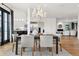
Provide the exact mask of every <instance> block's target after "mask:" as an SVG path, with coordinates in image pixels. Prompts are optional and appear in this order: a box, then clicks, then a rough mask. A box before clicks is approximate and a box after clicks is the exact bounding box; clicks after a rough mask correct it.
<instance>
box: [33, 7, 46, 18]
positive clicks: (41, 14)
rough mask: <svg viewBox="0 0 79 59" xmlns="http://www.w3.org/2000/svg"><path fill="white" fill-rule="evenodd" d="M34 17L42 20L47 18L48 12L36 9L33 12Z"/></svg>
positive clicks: (39, 8)
mask: <svg viewBox="0 0 79 59" xmlns="http://www.w3.org/2000/svg"><path fill="white" fill-rule="evenodd" d="M32 17H33V18H40V19H41V18H44V17H46V12H45V11H44V10H43V8H41V7H38V8H34V9H33V12H32Z"/></svg>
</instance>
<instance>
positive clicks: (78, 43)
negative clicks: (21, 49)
mask: <svg viewBox="0 0 79 59" xmlns="http://www.w3.org/2000/svg"><path fill="white" fill-rule="evenodd" d="M61 42H62V47H63V48H64V49H65V50H67V51H68V52H69V53H70V54H71V55H73V56H79V40H78V39H77V38H76V37H70V38H69V37H62V40H61ZM11 49H12V44H11V43H8V44H6V45H3V46H0V56H1V55H6V53H7V52H8V51H9V50H11Z"/></svg>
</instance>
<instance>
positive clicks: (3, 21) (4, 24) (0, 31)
mask: <svg viewBox="0 0 79 59" xmlns="http://www.w3.org/2000/svg"><path fill="white" fill-rule="evenodd" d="M9 14H10V13H9V12H8V11H6V10H5V9H3V8H1V7H0V45H4V44H5V43H7V42H9V40H10V28H9Z"/></svg>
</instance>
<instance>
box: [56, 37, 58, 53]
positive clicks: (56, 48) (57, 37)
mask: <svg viewBox="0 0 79 59" xmlns="http://www.w3.org/2000/svg"><path fill="white" fill-rule="evenodd" d="M56 54H58V37H56Z"/></svg>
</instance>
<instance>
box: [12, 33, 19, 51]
mask: <svg viewBox="0 0 79 59" xmlns="http://www.w3.org/2000/svg"><path fill="white" fill-rule="evenodd" d="M17 36H18V34H12V39H13V42H12V52H13V51H14V48H15V45H16V38H17Z"/></svg>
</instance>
